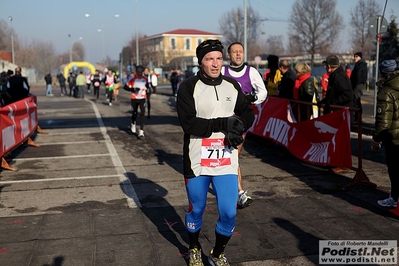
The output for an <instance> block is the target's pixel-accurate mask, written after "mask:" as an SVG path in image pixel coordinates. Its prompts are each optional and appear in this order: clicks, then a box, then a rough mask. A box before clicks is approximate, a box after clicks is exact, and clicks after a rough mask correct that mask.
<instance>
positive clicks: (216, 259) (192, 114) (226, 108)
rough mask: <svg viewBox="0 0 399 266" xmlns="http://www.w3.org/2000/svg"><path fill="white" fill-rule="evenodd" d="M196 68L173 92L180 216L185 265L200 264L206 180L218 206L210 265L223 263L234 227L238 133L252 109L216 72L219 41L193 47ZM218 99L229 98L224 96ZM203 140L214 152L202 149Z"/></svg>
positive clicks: (219, 60) (248, 121) (247, 123)
mask: <svg viewBox="0 0 399 266" xmlns="http://www.w3.org/2000/svg"><path fill="white" fill-rule="evenodd" d="M196 55H197V57H198V63H199V65H200V70H199V71H198V73H197V75H196V76H192V77H190V78H188V79H186V80H184V81H183V83H182V84H181V86H180V89H179V91H178V95H177V113H178V117H179V121H180V124H181V126H182V128H183V131H184V145H183V165H184V178H185V184H186V192H187V197H188V200H189V209H188V211H187V213H186V217H185V221H186V228H187V231H188V239H189V265H204V264H203V262H202V258H201V253H202V252H201V245H200V243H199V234H200V230H201V227H202V223H203V220H202V216H203V214H204V211H205V207H206V201H207V194H208V189H209V185H210V184H212V188H213V191H214V192H215V196H216V202H217V205H218V210H219V219H218V221H217V223H216V226H215V235H216V241H215V245H214V247H213V249H212V250H211V251H210V252H209V257H208V261H209V263H210V264H211V265H214V266H215V265H229V263H228V261H227V258H226V257H225V255H224V249H225V247H226V245H227V243H228V242H229V240H230V238H231V236H232V234H233V231H234V227H235V218H236V213H237V210H236V209H237V207H236V203H237V198H238V197H237V186H238V178H237V172H238V151H237V146H238V145H239V144H241V143H242V142H243V139H242V134H243V133H244V131H245V130H247V129H248V128H249V127H250V126H251V125H252V123H253V121H254V113H253V111H252V108H251V106H250V103H249V101H248V100H246V98H245V96H244V94H243V93H242V90H241V87H240V85H239V84H238V82H237V81H235V80H234V79H232V78H228V77H225V76H223V75H221V68H222V65H223V46H222V44H221V42H220V41H219V40H213V39H208V40H206V41H204V42H202V43H200V44H199V45H198V47H197V49H196ZM221 99H229V100H228V101H225V100H223V101H222V100H221ZM208 146H212V150H213V151H214V152H212V153H208V151H209V150H207V147H208Z"/></svg>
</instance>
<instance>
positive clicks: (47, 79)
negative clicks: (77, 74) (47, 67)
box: [44, 73, 54, 96]
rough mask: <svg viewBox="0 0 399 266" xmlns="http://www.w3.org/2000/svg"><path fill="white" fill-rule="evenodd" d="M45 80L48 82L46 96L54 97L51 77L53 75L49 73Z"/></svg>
mask: <svg viewBox="0 0 399 266" xmlns="http://www.w3.org/2000/svg"><path fill="white" fill-rule="evenodd" d="M44 80H45V82H46V96H54V94H53V87H52V82H53V78H52V77H51V74H50V73H48V74H47V75H46V76H44Z"/></svg>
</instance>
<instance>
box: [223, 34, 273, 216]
mask: <svg viewBox="0 0 399 266" xmlns="http://www.w3.org/2000/svg"><path fill="white" fill-rule="evenodd" d="M227 57H228V58H229V60H230V63H229V65H228V66H223V67H222V70H221V73H222V75H224V76H227V77H230V78H233V79H235V80H236V81H237V82H238V83H239V84H240V85H241V90H242V92H243V93H244V95H245V97H246V98H247V100H248V101H249V102H251V103H253V104H261V103H262V102H263V101H264V100H265V99H266V97H267V90H266V87H265V84H264V82H263V80H262V76H261V75H260V74H259V72H258V71H257V70H256V69H255V68H254V67H251V66H248V65H247V63H246V62H244V45H242V43H240V42H234V43H232V44H230V46H229V47H228V48H227ZM246 133H247V132H244V133H243V135H242V138H243V143H241V144H240V145H238V157H239V156H240V154H241V151H242V146H243V144H244V141H245V138H246ZM252 201H253V199H252V198H251V197H250V196H248V195H247V191H245V190H244V187H243V184H242V173H241V168H240V167H238V201H237V205H238V206H239V207H240V208H245V207H248V206H249V205H250V204H251V203H252Z"/></svg>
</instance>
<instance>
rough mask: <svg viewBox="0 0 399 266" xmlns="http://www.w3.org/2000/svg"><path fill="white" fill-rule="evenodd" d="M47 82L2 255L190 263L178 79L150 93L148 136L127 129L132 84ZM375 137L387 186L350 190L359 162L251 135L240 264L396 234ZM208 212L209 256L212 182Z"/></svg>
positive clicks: (313, 257)
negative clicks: (308, 155) (79, 94)
mask: <svg viewBox="0 0 399 266" xmlns="http://www.w3.org/2000/svg"><path fill="white" fill-rule="evenodd" d="M44 91H45V89H44V87H35V88H33V89H32V92H33V93H34V94H35V95H37V96H38V118H39V125H40V127H41V128H42V129H43V130H44V131H45V132H46V133H47V134H43V133H36V134H34V135H33V136H32V139H33V141H34V142H35V143H36V144H39V145H40V147H39V148H36V147H31V146H26V145H23V146H21V147H19V148H18V149H16V150H15V151H14V152H12V154H11V155H10V156H9V157H8V158H7V160H8V161H9V163H10V165H11V166H12V167H15V168H17V169H18V171H16V172H13V171H6V170H2V171H1V172H0V207H1V208H0V224H1V225H2V226H1V227H0V236H1V237H0V265H140V266H141V265H172V266H174V265H186V258H187V237H186V235H185V229H184V223H183V221H184V213H185V211H186V209H187V199H186V193H185V188H184V182H183V177H182V174H181V173H182V143H183V133H182V130H181V128H180V125H179V122H178V119H177V115H176V109H175V98H174V97H173V96H172V95H171V93H172V91H171V88H170V86H169V84H163V85H160V86H159V87H158V90H157V91H158V93H157V94H156V95H153V96H152V99H151V100H152V101H151V102H152V111H151V114H152V115H151V118H150V119H147V121H146V126H145V129H144V131H145V138H144V139H138V138H137V136H136V135H134V134H132V133H131V132H130V115H131V107H130V101H129V94H128V93H127V92H125V91H123V90H121V92H120V95H119V96H118V99H117V101H116V102H114V104H113V106H112V107H110V106H108V103H107V101H106V100H105V97H104V95H101V96H100V100H99V101H97V102H95V101H94V100H93V98H94V97H93V96H92V95H89V94H87V95H86V97H85V99H74V98H70V97H67V96H64V97H61V96H60V94H59V88H55V89H54V94H55V96H54V97H46V96H44ZM370 95H371V96H370ZM370 95H365V96H364V103H365V104H366V105H367V104H370V98H371V99H372V97H373V96H372V94H371V93H370ZM371 102H372V101H371ZM365 109H367V110H369V107H366V108H365ZM371 110H372V109H371ZM366 116H367V121H369V122H372V117H368V116H369V114H366V113H365V117H366ZM365 120H366V119H365ZM351 137H352V158H353V164H354V166H356V165H357V162H358V157H357V151H356V149H357V134H356V133H355V132H353V133H352V135H351ZM370 142H371V139H370V137H369V136H367V135H364V136H363V141H362V143H363V152H362V155H363V170H364V173H365V174H366V175H367V177H368V178H369V179H370V180H371V181H372V182H374V183H376V184H377V185H378V186H379V187H378V188H374V187H371V186H368V185H363V184H358V185H355V186H353V187H350V188H348V189H347V190H342V189H341V188H342V187H343V186H345V185H346V184H348V183H349V182H350V181H352V180H353V177H354V176H355V174H356V172H354V171H349V172H347V173H341V174H336V173H333V172H331V171H329V170H328V169H325V168H319V167H313V166H311V165H307V164H304V163H302V162H301V161H299V160H298V159H296V158H294V157H292V156H291V155H290V154H289V153H288V152H286V151H285V150H284V149H283V148H282V147H279V146H278V145H275V144H274V143H271V142H270V141H268V140H265V139H262V138H259V137H255V136H248V139H247V141H246V142H245V144H244V151H243V154H242V156H241V158H240V162H241V167H242V171H243V180H244V187H245V188H246V189H248V193H249V195H251V196H252V197H253V198H254V203H253V204H252V205H251V206H250V207H248V208H246V209H243V210H238V215H237V226H236V230H235V234H234V235H233V237H232V239H231V241H230V243H229V245H228V247H227V248H226V256H227V257H228V258H229V260H230V262H231V264H232V265H236V266H238V265H245V266H253V265H318V264H319V263H318V252H319V251H318V248H319V246H318V244H319V240H329V239H387V240H397V239H398V238H399V230H398V229H399V222H398V219H397V217H396V216H395V215H392V214H390V212H389V211H388V210H387V209H383V208H379V207H378V206H377V204H376V200H378V199H381V198H385V197H386V196H387V193H388V192H389V181H388V175H387V170H386V167H385V164H384V155H383V151H382V150H381V151H377V152H372V151H370V149H369V147H370ZM204 219H205V223H204V227H203V229H202V233H201V243H202V245H203V252H204V255H203V256H204V257H205V255H207V253H208V251H209V249H211V248H212V244H213V241H214V223H215V221H216V219H217V208H216V202H215V198H214V196H213V194H212V190H210V193H209V201H208V207H207V210H206V213H205V217H204Z"/></svg>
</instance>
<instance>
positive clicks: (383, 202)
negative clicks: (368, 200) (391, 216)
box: [377, 196, 398, 208]
mask: <svg viewBox="0 0 399 266" xmlns="http://www.w3.org/2000/svg"><path fill="white" fill-rule="evenodd" d="M377 203H378V205H380V206H383V207H395V208H396V207H397V206H398V202H397V201H395V200H394V199H393V198H392V197H391V196H389V198H387V199H384V200H378V201H377Z"/></svg>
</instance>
